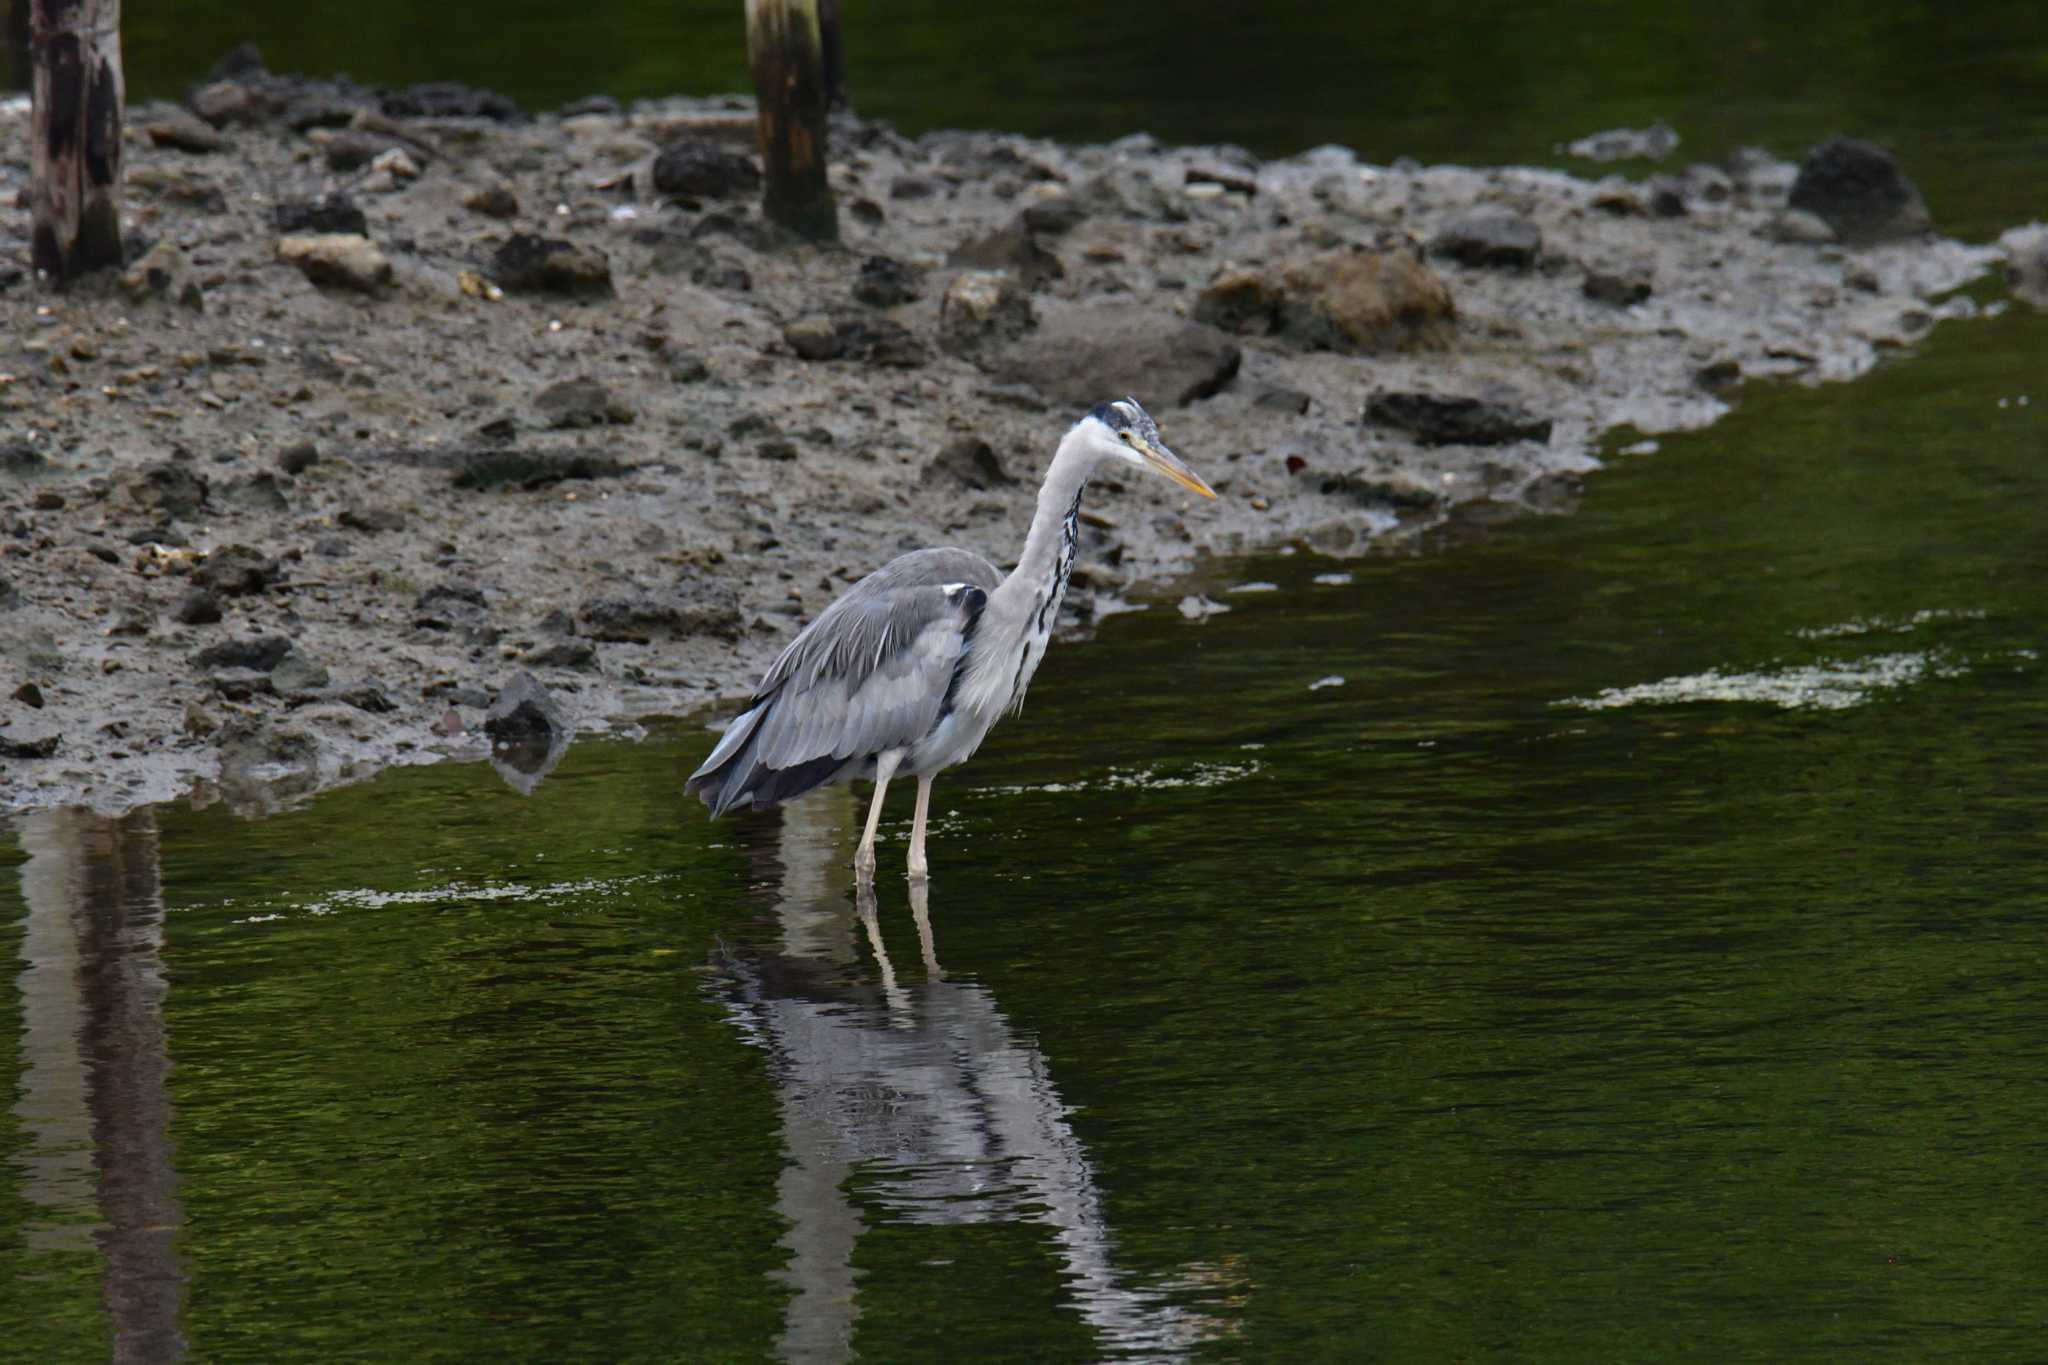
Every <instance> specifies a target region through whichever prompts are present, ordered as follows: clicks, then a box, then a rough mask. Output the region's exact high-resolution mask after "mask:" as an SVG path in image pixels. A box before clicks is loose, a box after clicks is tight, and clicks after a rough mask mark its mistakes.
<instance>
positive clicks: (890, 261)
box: [853, 256, 924, 308]
mask: <svg viewBox="0 0 2048 1365" xmlns="http://www.w3.org/2000/svg"><path fill="white" fill-rule="evenodd" d="M923 279H924V272H922V271H920V270H918V269H917V268H916V267H915V266H908V265H905V264H903V262H901V261H899V260H897V259H896V258H895V257H893V256H870V257H868V258H867V259H866V260H864V261H862V262H861V263H860V273H859V274H858V275H856V276H855V277H854V281H853V297H854V300H855V301H856V302H858V303H864V304H866V305H867V306H868V307H870V308H895V307H897V306H898V305H901V304H905V303H909V302H910V301H911V300H912V299H915V298H916V297H917V291H918V285H919V284H920V283H922V282H923Z"/></svg>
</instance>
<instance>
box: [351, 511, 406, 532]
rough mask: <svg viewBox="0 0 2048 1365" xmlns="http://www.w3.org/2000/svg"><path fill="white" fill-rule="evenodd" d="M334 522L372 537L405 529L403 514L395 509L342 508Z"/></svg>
mask: <svg viewBox="0 0 2048 1365" xmlns="http://www.w3.org/2000/svg"><path fill="white" fill-rule="evenodd" d="M334 521H335V524H336V525H337V526H341V527H345V528H346V529H348V530H351V531H361V532H363V533H364V534H365V535H373V536H374V535H382V534H383V533H384V532H386V531H403V530H404V529H405V513H404V512H401V511H400V510H399V509H397V508H396V507H344V508H342V509H341V511H340V512H338V513H336V514H335V517H334Z"/></svg>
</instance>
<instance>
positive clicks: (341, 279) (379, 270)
mask: <svg viewBox="0 0 2048 1365" xmlns="http://www.w3.org/2000/svg"><path fill="white" fill-rule="evenodd" d="M277 258H278V259H279V260H280V261H283V262H284V263H285V264H287V265H294V266H297V267H298V268H299V271H300V273H301V274H303V275H304V276H305V277H306V278H307V279H308V280H309V281H311V282H312V283H313V284H314V285H315V286H317V287H319V288H322V289H352V290H355V291H356V292H358V293H363V294H376V293H381V292H383V291H384V290H385V289H387V288H389V287H390V285H391V281H392V278H393V274H392V269H391V262H390V260H389V259H388V258H386V256H385V255H384V253H383V252H382V251H381V250H379V249H378V247H377V244H376V243H375V242H373V241H371V240H370V239H369V238H367V237H360V236H357V235H355V234H354V233H347V232H323V233H316V234H313V235H310V236H303V237H280V238H279V239H278V242H277Z"/></svg>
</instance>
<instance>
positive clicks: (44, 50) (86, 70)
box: [29, 0, 123, 284]
mask: <svg viewBox="0 0 2048 1365" xmlns="http://www.w3.org/2000/svg"><path fill="white" fill-rule="evenodd" d="M29 53H30V60H29V65H30V68H31V73H32V74H31V76H30V78H29V98H30V100H31V101H32V102H33V104H34V113H33V115H32V117H31V120H30V124H29V141H30V152H29V185H30V189H29V197H30V205H31V207H30V222H31V233H32V237H33V240H32V243H31V248H30V250H31V254H32V257H33V259H34V261H35V268H36V270H37V271H38V272H39V273H41V274H42V275H44V276H45V277H47V278H48V279H49V280H51V281H52V282H53V283H57V284H62V283H63V282H65V281H66V280H70V279H73V278H75V277H77V276H78V275H81V274H83V273H84V272H86V271H88V270H96V269H98V268H99V267H101V266H106V265H119V264H120V263H121V112H122V98H123V96H122V84H121V0H32V8H31V11H30V17H29Z"/></svg>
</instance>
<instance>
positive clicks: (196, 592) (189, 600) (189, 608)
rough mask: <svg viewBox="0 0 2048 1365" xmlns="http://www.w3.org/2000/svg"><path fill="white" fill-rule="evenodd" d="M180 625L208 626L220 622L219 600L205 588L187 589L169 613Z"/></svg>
mask: <svg viewBox="0 0 2048 1365" xmlns="http://www.w3.org/2000/svg"><path fill="white" fill-rule="evenodd" d="M171 619H172V620H173V621H176V622H178V623H179V624H180V625H187V626H210V625H212V624H214V622H216V621H218V620H220V599H219V598H218V597H215V596H214V595H213V594H212V593H210V592H208V591H207V590H206V589H205V588H188V589H186V592H185V595H184V597H182V598H180V599H179V601H178V605H177V606H176V607H175V608H173V609H172V611H171Z"/></svg>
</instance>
